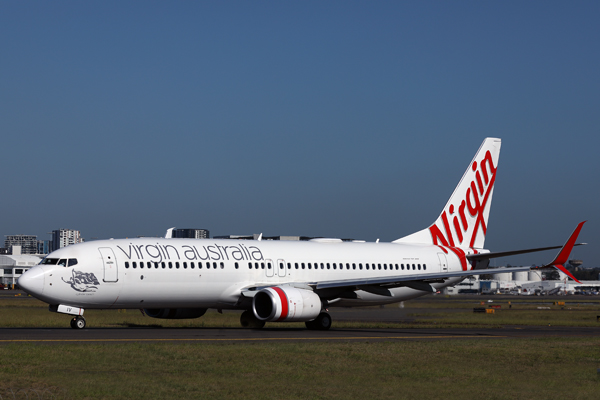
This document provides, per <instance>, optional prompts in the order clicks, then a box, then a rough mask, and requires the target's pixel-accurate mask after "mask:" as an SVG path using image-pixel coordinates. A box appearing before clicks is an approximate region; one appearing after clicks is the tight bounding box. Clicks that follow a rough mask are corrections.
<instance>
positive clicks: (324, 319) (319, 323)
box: [304, 312, 331, 331]
mask: <svg viewBox="0 0 600 400" xmlns="http://www.w3.org/2000/svg"><path fill="white" fill-rule="evenodd" d="M304 324H305V325H306V327H307V328H308V329H310V330H315V331H326V330H328V329H329V328H331V316H330V315H329V314H327V313H326V312H322V313H321V314H319V315H318V316H317V318H315V319H313V320H312V321H306V322H305V323H304Z"/></svg>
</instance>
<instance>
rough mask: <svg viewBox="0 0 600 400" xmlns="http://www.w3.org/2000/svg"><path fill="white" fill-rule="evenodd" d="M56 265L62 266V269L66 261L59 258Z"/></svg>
mask: <svg viewBox="0 0 600 400" xmlns="http://www.w3.org/2000/svg"><path fill="white" fill-rule="evenodd" d="M58 265H62V266H63V267H66V266H67V259H66V258H61V259H60V260H58Z"/></svg>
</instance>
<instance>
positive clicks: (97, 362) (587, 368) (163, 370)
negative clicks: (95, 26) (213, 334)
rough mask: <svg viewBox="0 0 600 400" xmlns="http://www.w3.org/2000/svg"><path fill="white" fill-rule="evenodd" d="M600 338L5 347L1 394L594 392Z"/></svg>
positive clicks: (495, 395) (504, 395)
mask: <svg viewBox="0 0 600 400" xmlns="http://www.w3.org/2000/svg"><path fill="white" fill-rule="evenodd" d="M599 349H600V338H593V339H585V340H584V339H576V340H563V339H556V338H553V339H544V340H531V339H515V340H495V339H487V340H460V341H452V342H448V341H395V342H375V343H368V342H358V343H357V342H352V343H339V342H333V343H324V342H318V343H257V344H239V343H233V344H206V343H204V344H197V343H194V344H169V343H158V344H151V343H144V344H139V343H134V344H109V345H106V344H105V345H98V344H86V345H79V344H72V345H31V344H11V345H8V346H3V347H2V348H1V349H0V351H1V352H2V359H3V362H2V365H1V366H0V395H2V390H4V391H5V392H6V390H7V389H8V388H13V390H15V389H24V388H36V389H37V390H40V389H44V388H51V389H54V390H55V391H57V392H60V393H64V397H65V398H73V399H80V398H104V399H126V398H160V399H179V398H200V399H202V398H210V399H225V398H227V399H229V398H244V399H280V398H286V399H348V398H350V399H354V398H356V399H359V398H377V399H386V398H394V399H413V398H449V399H458V398H461V399H463V398H488V399H516V398H548V399H559V398H570V399H589V398H596V396H597V389H598V383H599V379H598V376H597V372H596V369H597V368H598V366H600V352H599Z"/></svg>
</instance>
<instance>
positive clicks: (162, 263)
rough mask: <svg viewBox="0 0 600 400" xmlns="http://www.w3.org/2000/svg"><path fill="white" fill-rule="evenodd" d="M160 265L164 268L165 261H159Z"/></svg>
mask: <svg viewBox="0 0 600 400" xmlns="http://www.w3.org/2000/svg"><path fill="white" fill-rule="evenodd" d="M160 265H161V266H162V267H163V269H165V268H166V266H167V265H166V264H165V262H164V261H163V262H161V263H160Z"/></svg>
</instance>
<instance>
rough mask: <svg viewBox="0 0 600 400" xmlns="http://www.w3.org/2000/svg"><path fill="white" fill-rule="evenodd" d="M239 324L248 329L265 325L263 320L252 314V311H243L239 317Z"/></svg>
mask: <svg viewBox="0 0 600 400" xmlns="http://www.w3.org/2000/svg"><path fill="white" fill-rule="evenodd" d="M240 324H242V327H244V328H249V329H261V328H262V327H263V326H265V321H261V320H260V319H258V318H256V317H255V316H254V313H253V312H252V311H248V310H246V311H244V312H243V313H242V315H241V317H240Z"/></svg>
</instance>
